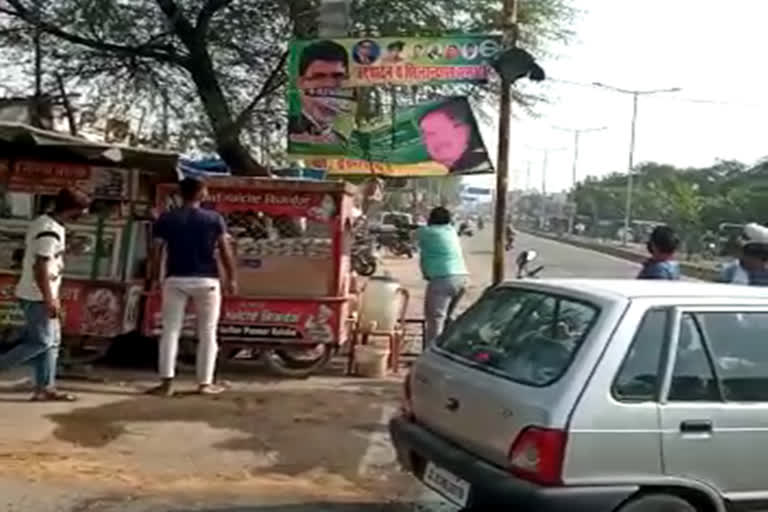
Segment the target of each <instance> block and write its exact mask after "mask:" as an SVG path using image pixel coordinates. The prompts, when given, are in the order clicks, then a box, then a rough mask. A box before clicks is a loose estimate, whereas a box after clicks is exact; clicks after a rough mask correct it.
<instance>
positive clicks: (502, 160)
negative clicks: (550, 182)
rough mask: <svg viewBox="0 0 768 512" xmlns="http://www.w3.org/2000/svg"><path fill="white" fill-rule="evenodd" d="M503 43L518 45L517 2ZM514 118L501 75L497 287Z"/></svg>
mask: <svg viewBox="0 0 768 512" xmlns="http://www.w3.org/2000/svg"><path fill="white" fill-rule="evenodd" d="M501 21H502V26H503V29H504V34H503V43H504V47H505V48H506V49H509V48H514V47H515V45H516V44H517V0H504V7H503V11H502V20H501ZM511 118H512V81H511V79H510V77H509V76H508V75H507V73H501V95H500V99H499V152H498V158H497V162H496V166H497V171H496V211H495V215H494V224H493V284H498V283H500V282H502V281H503V280H504V259H505V258H504V256H505V253H506V251H505V250H504V249H505V247H504V245H505V244H504V233H505V227H506V225H507V193H508V191H509V131H510V126H509V125H510V122H511Z"/></svg>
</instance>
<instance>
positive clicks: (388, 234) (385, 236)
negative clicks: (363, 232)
mask: <svg viewBox="0 0 768 512" xmlns="http://www.w3.org/2000/svg"><path fill="white" fill-rule="evenodd" d="M376 245H377V246H378V248H379V249H381V248H384V249H387V250H388V251H389V252H390V253H392V254H394V255H395V256H406V257H408V258H413V255H414V254H415V253H416V244H414V243H413V240H412V238H411V230H410V229H407V228H396V229H394V230H386V231H379V232H378V233H377V235H376Z"/></svg>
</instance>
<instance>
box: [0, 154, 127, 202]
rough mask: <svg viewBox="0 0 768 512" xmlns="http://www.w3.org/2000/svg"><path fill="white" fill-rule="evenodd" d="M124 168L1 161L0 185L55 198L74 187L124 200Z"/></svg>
mask: <svg viewBox="0 0 768 512" xmlns="http://www.w3.org/2000/svg"><path fill="white" fill-rule="evenodd" d="M129 180H130V175H129V172H128V170H127V169H120V168H116V167H101V166H94V165H87V164H73V163H65V162H49V161H42V160H18V161H16V162H14V163H13V164H12V165H11V164H9V163H8V161H0V183H2V184H7V186H8V190H10V191H12V192H30V193H35V194H47V195H54V194H56V193H57V192H58V191H59V190H60V189H62V188H64V187H77V188H79V189H81V190H83V191H84V192H86V193H87V194H88V195H90V196H91V197H95V198H101V199H127V198H128V197H129V193H130V181H129Z"/></svg>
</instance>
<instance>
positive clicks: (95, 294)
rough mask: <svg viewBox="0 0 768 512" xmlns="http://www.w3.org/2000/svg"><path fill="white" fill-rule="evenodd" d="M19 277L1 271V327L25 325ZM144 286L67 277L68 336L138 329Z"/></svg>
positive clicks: (64, 304)
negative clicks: (126, 285)
mask: <svg viewBox="0 0 768 512" xmlns="http://www.w3.org/2000/svg"><path fill="white" fill-rule="evenodd" d="M17 279H18V278H17V276H15V275H12V274H0V326H3V327H22V326H23V325H24V314H23V313H22V311H21V307H20V306H19V302H18V299H17V298H16V281H17ZM140 297H141V287H139V286H129V287H128V288H127V289H126V288H125V286H108V285H106V284H99V283H95V282H92V281H75V280H69V279H65V280H64V282H63V283H62V286H61V293H60V298H61V305H62V308H61V309H62V319H61V320H62V322H61V329H62V332H63V333H64V334H66V335H78V336H94V337H101V338H113V337H115V336H119V335H120V334H124V333H127V332H131V331H133V330H136V329H137V328H138V313H139V305H140V304H139V299H140Z"/></svg>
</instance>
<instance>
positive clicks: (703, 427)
mask: <svg viewBox="0 0 768 512" xmlns="http://www.w3.org/2000/svg"><path fill="white" fill-rule="evenodd" d="M680 432H686V433H689V434H705V433H708V432H712V422H711V421H710V420H686V421H684V422H682V423H680Z"/></svg>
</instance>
